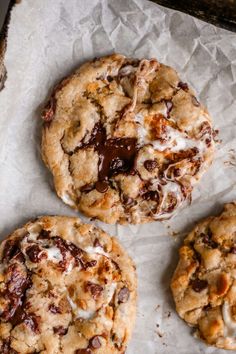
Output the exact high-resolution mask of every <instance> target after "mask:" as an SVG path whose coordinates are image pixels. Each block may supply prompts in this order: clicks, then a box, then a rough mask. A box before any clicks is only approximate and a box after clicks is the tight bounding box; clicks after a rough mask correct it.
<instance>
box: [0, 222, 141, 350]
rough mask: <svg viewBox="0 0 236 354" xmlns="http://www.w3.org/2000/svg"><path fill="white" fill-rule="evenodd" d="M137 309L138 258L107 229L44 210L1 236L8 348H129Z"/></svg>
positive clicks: (1, 339) (1, 320)
mask: <svg viewBox="0 0 236 354" xmlns="http://www.w3.org/2000/svg"><path fill="white" fill-rule="evenodd" d="M135 312H136V275H135V267H134V264H133V262H132V260H131V259H130V258H129V256H128V255H127V253H126V252H125V251H124V250H123V249H122V247H121V246H120V245H119V244H118V242H117V241H116V240H115V239H114V238H111V237H109V236H108V235H107V234H106V233H105V232H104V231H102V230H101V229H98V228H96V227H95V226H92V225H88V224H83V223H82V222H81V221H80V219H78V218H70V217H60V216H57V217H42V218H39V219H37V220H36V221H33V222H29V223H28V224H26V225H25V226H24V227H22V228H21V229H18V230H16V231H15V232H14V233H13V234H12V235H10V236H9V237H8V238H7V239H6V240H5V241H3V242H2V244H1V246H0V352H1V353H3V354H17V353H18V354H26V353H42V354H62V353H63V354H92V353H96V354H100V353H101V354H110V353H124V351H125V349H126V346H127V342H128V340H129V339H130V336H131V332H132V328H133V325H134V320H135Z"/></svg>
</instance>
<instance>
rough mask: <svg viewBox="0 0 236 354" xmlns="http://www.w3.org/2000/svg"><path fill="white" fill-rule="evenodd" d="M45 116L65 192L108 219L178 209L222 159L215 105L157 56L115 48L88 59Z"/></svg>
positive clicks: (45, 147) (73, 202) (136, 219)
mask: <svg viewBox="0 0 236 354" xmlns="http://www.w3.org/2000/svg"><path fill="white" fill-rule="evenodd" d="M42 117H43V119H44V121H45V124H44V128H43V138H42V156H43V159H44V162H45V163H46V165H47V166H48V168H49V169H50V171H51V172H52V174H53V177H54V184H55V188H56V191H57V194H58V195H59V197H61V198H62V200H63V201H64V202H65V203H67V204H68V205H70V206H71V207H73V208H76V209H79V210H80V211H81V212H83V213H84V214H85V215H87V216H89V217H95V218H98V219H100V220H102V221H104V222H106V223H116V222H119V223H126V222H129V223H134V224H136V223H144V222H147V221H152V220H160V219H163V218H169V217H170V216H171V215H172V214H173V212H174V211H175V210H176V209H177V208H179V206H180V205H181V204H183V202H184V201H185V200H186V199H187V198H189V197H190V195H191V191H192V188H193V185H194V184H195V183H196V182H197V181H198V180H199V178H200V177H201V175H202V174H203V172H205V171H206V169H207V168H208V167H209V165H210V163H211V162H212V158H213V151H214V131H213V129H212V121H211V118H210V116H209V114H208V112H207V110H206V109H205V108H204V107H203V106H202V105H201V104H200V102H199V101H198V100H197V98H196V97H195V94H194V92H193V90H192V89H190V88H189V86H188V85H187V84H186V83H183V82H182V81H181V80H180V78H179V76H178V75H177V73H176V71H175V70H174V69H172V68H170V67H169V66H166V65H163V64H160V63H159V62H158V61H157V60H155V59H151V60H147V59H142V60H138V59H130V58H126V57H125V56H122V55H117V54H114V55H110V56H107V57H103V58H100V59H94V60H93V61H91V62H88V63H86V64H84V65H82V66H81V67H80V68H79V69H78V70H77V71H76V72H75V73H74V75H72V76H71V77H69V78H67V79H65V80H63V81H62V82H61V83H60V84H59V85H58V86H57V87H56V88H55V89H54V92H53V94H52V96H51V99H50V101H49V102H48V103H47V105H46V107H45V109H44V111H43V114H42Z"/></svg>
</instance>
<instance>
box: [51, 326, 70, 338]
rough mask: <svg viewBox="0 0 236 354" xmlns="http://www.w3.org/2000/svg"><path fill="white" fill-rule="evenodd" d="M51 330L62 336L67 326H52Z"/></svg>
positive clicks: (66, 330) (65, 332)
mask: <svg viewBox="0 0 236 354" xmlns="http://www.w3.org/2000/svg"><path fill="white" fill-rule="evenodd" d="M53 332H54V333H55V334H58V335H59V336H64V335H65V334H67V332H68V328H65V327H63V326H57V327H53Z"/></svg>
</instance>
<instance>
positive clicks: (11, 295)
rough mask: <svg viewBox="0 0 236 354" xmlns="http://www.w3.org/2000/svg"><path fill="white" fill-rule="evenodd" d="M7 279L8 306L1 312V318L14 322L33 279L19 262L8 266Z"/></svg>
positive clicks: (6, 295) (6, 296) (5, 292)
mask: <svg viewBox="0 0 236 354" xmlns="http://www.w3.org/2000/svg"><path fill="white" fill-rule="evenodd" d="M6 279H8V280H7V283H6V290H5V291H4V294H5V298H6V300H8V307H7V308H6V309H5V310H4V311H3V313H2V314H1V318H3V319H4V320H6V321H10V322H13V321H14V316H15V314H16V312H17V310H18V308H19V307H21V306H22V303H23V298H24V295H25V292H26V290H27V289H28V288H29V287H30V286H31V279H30V275H29V274H27V273H26V272H25V271H24V270H23V269H22V265H21V266H20V264H19V263H13V264H11V265H10V266H9V267H8V269H7V270H6Z"/></svg>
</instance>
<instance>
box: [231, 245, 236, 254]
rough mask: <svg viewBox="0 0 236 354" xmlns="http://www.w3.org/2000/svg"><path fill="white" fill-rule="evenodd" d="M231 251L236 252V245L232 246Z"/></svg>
mask: <svg viewBox="0 0 236 354" xmlns="http://www.w3.org/2000/svg"><path fill="white" fill-rule="evenodd" d="M230 253H233V254H236V246H233V247H231V249H230Z"/></svg>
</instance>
